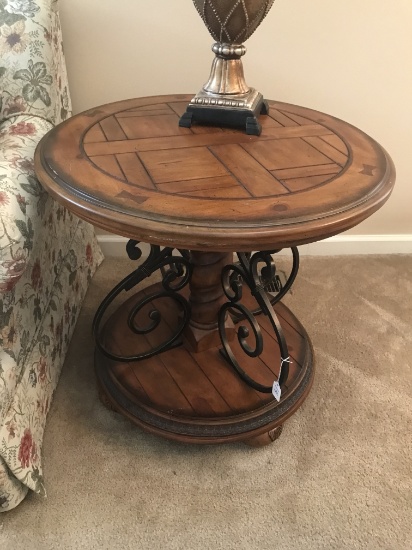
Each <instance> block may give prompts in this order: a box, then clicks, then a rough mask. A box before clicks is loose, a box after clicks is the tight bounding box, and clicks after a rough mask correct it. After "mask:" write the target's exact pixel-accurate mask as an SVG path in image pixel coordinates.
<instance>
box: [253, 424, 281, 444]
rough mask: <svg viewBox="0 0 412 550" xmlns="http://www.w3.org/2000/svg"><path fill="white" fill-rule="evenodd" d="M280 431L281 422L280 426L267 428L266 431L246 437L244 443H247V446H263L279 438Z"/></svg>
mask: <svg viewBox="0 0 412 550" xmlns="http://www.w3.org/2000/svg"><path fill="white" fill-rule="evenodd" d="M282 432H283V424H281V425H280V426H276V428H273V429H272V430H269V431H268V432H265V433H263V434H261V435H258V436H256V437H251V438H250V439H246V440H245V442H244V443H245V444H246V445H249V447H265V446H266V445H270V444H271V443H273V442H274V441H276V440H277V439H279V437H280V436H281V434H282Z"/></svg>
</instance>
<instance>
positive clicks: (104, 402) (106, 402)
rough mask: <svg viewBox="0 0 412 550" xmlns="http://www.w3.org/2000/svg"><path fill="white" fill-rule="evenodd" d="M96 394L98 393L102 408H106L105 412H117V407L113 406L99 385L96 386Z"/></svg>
mask: <svg viewBox="0 0 412 550" xmlns="http://www.w3.org/2000/svg"><path fill="white" fill-rule="evenodd" d="M97 392H98V396H99V399H100V402H101V404H102V405H103V406H104V407H106V409H107V410H109V411H111V412H118V410H117V407H116V406H115V405H114V403H113V401H112V400H111V399H110V398H109V397H108V395H107V393H106V391H105V390H104V389H103V388H102V387H101V386H100V384H99V385H98V389H97Z"/></svg>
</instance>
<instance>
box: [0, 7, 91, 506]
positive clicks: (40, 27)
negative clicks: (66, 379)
mask: <svg viewBox="0 0 412 550" xmlns="http://www.w3.org/2000/svg"><path fill="white" fill-rule="evenodd" d="M69 115H70V98H69V92H68V87H67V77H66V68H65V64H64V58H63V51H62V38H61V30H60V23H59V15H58V11H57V1H56V0H0V510H2V511H4V510H9V509H11V508H14V507H15V506H16V505H17V504H18V503H19V502H20V501H21V500H22V499H23V498H24V496H25V495H26V493H27V491H28V489H32V490H33V491H35V492H37V493H44V485H43V476H42V464H41V447H42V439H43V431H44V426H45V420H46V415H47V412H48V410H49V408H50V402H51V399H52V395H53V391H54V389H55V387H56V384H57V381H58V378H59V374H60V370H61V367H62V364H63V361H64V357H65V354H66V351H67V347H68V344H69V342H70V338H71V336H72V333H73V329H74V326H75V324H76V320H77V316H78V314H79V310H80V307H81V303H82V300H83V298H84V295H85V292H86V289H87V286H88V284H89V282H90V280H91V277H92V275H93V273H94V271H95V269H96V267H97V265H98V264H99V262H100V261H101V259H102V255H101V252H100V249H99V248H98V246H97V243H96V239H95V235H94V230H93V228H92V227H91V226H90V225H88V224H86V223H84V222H82V221H80V220H79V219H77V218H75V217H74V216H73V215H72V214H71V213H70V212H68V211H67V210H65V209H64V208H63V207H62V206H59V205H58V204H57V203H56V202H55V201H54V200H53V199H52V198H51V197H50V196H49V195H48V194H47V193H46V192H45V191H44V190H43V188H42V187H41V185H40V184H39V182H38V181H37V179H36V177H35V174H34V170H33V155H34V150H35V147H36V145H37V143H38V141H39V140H40V138H41V137H42V136H43V135H44V134H45V133H46V132H47V131H48V130H50V129H51V128H52V126H53V125H54V124H57V123H59V122H60V121H62V120H64V119H65V118H67V117H68V116H69Z"/></svg>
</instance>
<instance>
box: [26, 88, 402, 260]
mask: <svg viewBox="0 0 412 550" xmlns="http://www.w3.org/2000/svg"><path fill="white" fill-rule="evenodd" d="M191 97H192V96H182V95H178V96H160V97H146V98H139V99H132V100H126V101H121V102H117V103H112V104H109V105H104V106H101V107H98V108H95V109H91V110H89V111H85V112H83V113H81V114H79V115H76V116H74V117H73V118H71V119H69V120H67V121H66V122H64V123H62V124H60V125H58V126H57V127H56V128H54V129H53V130H51V131H50V132H49V133H48V134H47V135H46V136H45V137H44V138H43V139H42V140H41V142H40V144H39V146H38V148H37V151H36V156H35V165H36V173H37V176H38V177H39V179H40V181H41V182H42V184H43V185H44V186H45V187H46V189H47V190H48V191H49V192H50V193H51V194H52V195H53V196H54V197H55V198H56V199H57V200H59V201H60V202H62V203H63V204H65V206H67V207H68V208H69V209H71V210H72V211H74V212H75V213H76V214H77V215H78V216H79V217H81V218H83V219H86V220H87V221H90V222H91V223H93V224H94V225H96V226H98V227H101V228H103V229H106V230H108V231H111V232H113V233H116V234H119V235H124V236H126V237H128V238H133V239H136V240H139V241H145V242H150V243H152V244H161V245H165V246H175V247H179V248H189V249H196V250H237V251H241V250H257V249H259V250H264V249H266V250H268V249H277V248H283V247H286V246H292V245H298V244H304V243H307V242H312V241H316V240H319V239H323V238H326V237H330V236H332V235H334V234H336V233H339V232H341V231H344V230H346V229H349V228H350V227H353V226H355V225H356V224H358V223H359V222H361V221H362V220H364V219H365V218H367V217H368V216H370V215H371V214H372V213H373V212H375V211H376V210H377V209H378V208H379V207H380V206H382V204H383V203H384V202H385V201H386V200H387V199H388V197H389V195H390V193H391V191H392V188H393V184H394V179H395V171H394V168H393V164H392V161H391V159H390V157H389V156H388V154H387V153H386V152H385V150H384V149H383V148H382V147H381V146H380V145H378V144H377V143H376V142H375V141H374V140H373V139H372V138H370V137H369V136H367V135H366V134H365V133H363V132H362V131H360V130H359V129H357V128H355V127H353V126H351V125H350V124H347V123H346V122H343V121H341V120H338V119H336V118H334V117H331V116H329V115H326V114H323V113H320V112H317V111H313V110H310V109H306V108H303V107H297V106H295V105H289V104H286V103H279V102H274V101H269V105H270V111H269V115H267V116H261V117H260V122H261V124H262V127H263V131H262V134H261V135H260V136H249V135H246V134H245V132H244V131H242V130H236V129H228V128H218V127H211V126H200V125H195V126H193V127H192V128H190V129H189V128H181V127H179V125H178V122H179V118H180V116H181V115H182V114H183V113H184V112H185V109H186V106H187V103H188V101H189V100H190V99H191Z"/></svg>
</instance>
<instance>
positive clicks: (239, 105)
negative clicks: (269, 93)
mask: <svg viewBox="0 0 412 550" xmlns="http://www.w3.org/2000/svg"><path fill="white" fill-rule="evenodd" d="M268 113H269V105H268V103H267V101H266V100H265V99H263V96H262V94H261V93H260V92H258V91H256V90H255V89H253V88H251V89H250V90H249V91H248V92H247V93H245V94H232V95H229V94H227V95H225V94H211V93H208V92H205V91H203V90H202V91H200V92H199V93H198V94H197V95H196V96H195V97H194V98H193V99H192V101H191V102H190V103H189V105H188V106H187V109H186V112H185V113H184V114H183V116H182V117H181V118H180V121H179V126H182V127H184V128H190V127H191V126H192V124H193V123H195V122H198V123H200V124H209V125H219V126H230V127H232V128H241V129H244V130H245V131H246V134H249V135H254V136H259V135H260V134H261V132H262V126H261V124H260V122H259V120H258V117H259V115H261V114H262V115H267V114H268Z"/></svg>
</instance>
